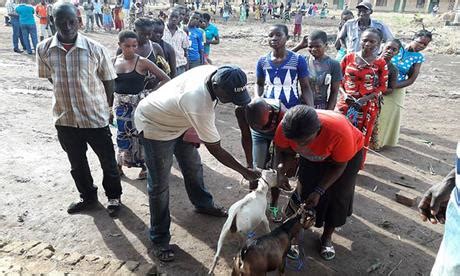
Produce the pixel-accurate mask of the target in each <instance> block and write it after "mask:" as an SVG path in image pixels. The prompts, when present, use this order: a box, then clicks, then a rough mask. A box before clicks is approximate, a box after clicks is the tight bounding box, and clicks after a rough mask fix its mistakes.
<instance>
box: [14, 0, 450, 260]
mask: <svg viewBox="0 0 460 276" xmlns="http://www.w3.org/2000/svg"><path fill="white" fill-rule="evenodd" d="M21 1H22V3H21V4H19V5H16V4H15V3H14V0H9V2H8V4H9V6H8V14H9V15H10V16H11V18H12V19H14V18H16V19H17V21H15V22H16V23H14V24H17V25H15V26H16V27H14V26H13V46H14V51H16V52H21V50H20V49H19V45H18V43H19V42H18V40H19V38H21V37H22V42H23V43H24V44H23V46H24V47H25V49H26V50H27V52H28V53H30V54H33V52H34V51H36V55H37V62H38V74H39V77H41V78H47V79H49V81H50V82H51V83H52V84H53V87H54V101H53V117H54V122H55V126H56V129H57V133H58V139H59V142H60V144H61V146H62V148H63V150H64V151H65V152H66V153H67V156H68V159H69V162H70V165H71V175H72V177H73V179H74V181H75V184H76V187H77V189H78V191H79V193H80V200H79V201H77V202H74V203H72V204H71V205H70V206H69V207H68V209H67V211H68V213H70V214H72V213H77V212H81V211H85V210H88V209H91V208H94V207H95V206H96V205H97V202H98V199H97V187H96V186H95V185H94V183H93V179H92V176H91V173H90V168H89V165H88V161H87V159H86V151H87V145H88V144H89V145H90V146H91V148H92V149H93V150H94V151H95V153H96V154H97V156H98V158H99V160H100V163H101V167H102V170H103V183H102V184H103V187H104V190H105V193H106V196H107V198H108V204H107V210H108V211H109V213H110V214H111V215H112V216H116V215H117V213H118V211H119V209H120V208H121V206H122V204H121V194H122V187H121V177H123V175H124V173H123V167H137V168H140V172H139V176H138V178H139V179H147V190H148V196H149V206H150V240H151V241H152V243H153V248H154V253H155V255H156V256H157V257H158V259H159V260H161V261H173V260H174V251H173V249H172V248H171V246H170V238H171V235H170V224H171V218H170V211H169V180H168V179H169V175H170V170H171V166H172V161H173V156H174V157H175V158H176V160H177V161H178V164H179V167H180V170H181V172H182V174H183V178H184V183H185V187H186V192H187V194H188V197H189V198H190V201H191V202H192V204H193V205H194V206H195V210H196V211H197V212H199V213H203V214H207V215H211V216H217V217H225V216H227V212H226V210H225V208H223V207H220V206H218V205H217V204H216V203H215V202H214V200H213V197H212V195H211V194H210V193H209V191H208V190H207V189H206V186H205V184H204V179H203V168H202V165H201V159H200V155H199V152H198V151H197V147H199V146H200V144H202V145H204V146H205V147H206V148H207V149H208V151H209V152H210V153H211V154H212V155H213V156H214V157H215V158H216V159H217V160H218V161H219V162H221V163H222V164H223V165H225V166H226V167H228V168H230V169H233V170H235V171H236V172H238V173H240V174H241V175H242V176H243V177H244V178H245V179H247V180H248V181H249V182H250V189H255V188H257V180H258V179H259V178H260V176H261V173H260V169H267V168H274V169H277V171H278V187H275V188H272V189H271V202H270V204H269V211H270V214H271V218H272V220H273V221H274V222H281V221H283V219H284V218H286V217H289V216H290V215H292V214H294V213H295V212H296V210H297V209H298V208H299V206H300V204H301V203H305V204H306V207H307V208H311V209H315V210H316V223H315V225H316V227H324V230H323V234H322V236H321V239H320V250H319V254H320V256H321V257H322V258H324V259H325V260H332V259H334V258H335V249H334V245H333V243H332V236H333V233H334V232H335V229H336V227H340V226H342V225H344V224H345V223H346V219H347V217H348V216H350V215H351V213H352V209H353V197H354V189H355V182H356V177H357V174H358V172H359V170H360V169H363V168H364V164H365V160H366V153H367V151H368V150H369V149H373V150H381V149H383V148H384V147H388V146H395V145H397V143H398V138H399V129H400V126H399V124H400V121H401V111H400V109H401V108H402V107H403V104H404V95H405V89H406V88H407V87H408V86H410V85H412V84H413V83H414V82H415V80H416V79H417V76H418V74H419V72H420V70H421V65H422V63H423V62H424V61H425V58H424V55H423V54H422V53H421V52H422V51H423V50H424V49H425V48H426V47H427V46H428V44H429V43H430V42H431V40H432V33H431V32H429V31H427V30H426V29H422V30H420V31H418V32H416V34H415V35H414V37H413V39H412V41H410V42H409V43H407V44H406V45H403V44H402V43H401V42H400V41H399V40H398V39H396V38H394V36H393V34H392V33H391V31H390V29H389V28H388V27H387V26H386V24H384V23H383V22H380V21H378V20H374V19H372V18H371V15H372V13H373V7H372V5H371V4H370V3H369V2H361V3H360V4H358V5H357V7H356V9H357V18H356V19H355V18H354V16H353V13H352V12H351V11H349V10H346V11H344V12H343V13H342V15H341V23H340V26H339V31H338V35H337V38H338V39H337V42H336V43H335V47H336V49H337V50H338V54H337V56H336V57H331V56H329V55H328V54H327V47H328V36H327V34H326V33H325V32H324V31H321V30H314V31H311V32H310V33H309V35H308V36H303V37H302V36H301V33H302V31H301V25H302V23H301V18H302V16H303V14H302V11H306V12H307V13H310V10H312V13H314V9H313V7H314V6H315V5H314V4H312V5H309V6H306V5H305V4H303V5H302V6H300V8H299V11H298V12H297V14H300V15H299V18H300V20H299V19H298V18H297V17H296V19H295V24H296V25H300V26H298V27H297V28H296V29H295V32H294V38H295V37H297V39H298V41H299V42H298V44H297V45H296V46H295V47H294V48H292V49H287V46H286V42H287V40H288V39H289V37H290V34H289V30H288V27H287V26H286V25H284V24H274V25H272V26H270V29H269V32H268V41H269V47H270V50H269V51H268V52H267V53H266V54H265V55H263V56H261V57H260V58H259V60H258V61H257V62H255V67H256V72H255V74H256V83H255V93H254V97H252V98H253V99H251V97H250V95H249V93H248V91H247V89H246V85H247V77H246V74H245V73H244V72H243V71H242V70H241V69H240V68H239V67H238V66H235V65H224V66H220V67H216V66H213V65H212V63H213V62H212V61H211V59H210V48H211V45H215V44H218V43H219V42H220V40H219V32H218V29H217V27H216V26H215V25H214V24H212V23H211V15H210V14H208V13H201V12H198V11H196V10H195V11H191V10H189V9H187V8H186V7H185V6H180V5H178V6H175V7H173V8H171V9H170V10H169V11H168V12H167V13H163V14H162V15H160V16H159V17H148V16H146V15H145V14H144V9H143V6H142V5H137V3H138V2H135V3H131V4H129V5H128V6H127V5H125V4H126V1H128V2H129V0H125V1H123V2H119V3H118V4H117V5H116V6H115V8H114V9H111V8H110V6H109V5H108V4H107V2H106V1H104V3H103V4H102V3H98V1H97V0H88V1H87V2H85V3H84V4H83V9H84V11H85V15H86V18H85V24H86V28H85V31H88V32H91V31H92V30H94V21H96V25H98V27H99V28H101V27H103V28H104V29H106V30H109V29H110V28H111V26H109V25H111V24H112V23H110V24H106V23H107V22H108V21H110V20H112V19H113V20H114V21H115V26H117V21H118V27H119V28H117V29H119V30H120V32H119V33H118V50H117V54H116V56H114V57H110V56H109V54H108V52H107V49H105V48H104V47H103V46H102V45H101V44H99V43H97V42H95V41H94V40H92V39H90V38H88V37H86V36H84V35H83V34H81V33H79V30H80V29H81V27H82V23H81V22H82V20H81V13H79V9H78V7H77V5H76V4H71V3H61V2H58V3H56V4H54V6H53V7H52V11H51V9H50V5H49V4H47V3H46V2H45V0H42V2H41V4H40V5H37V6H36V7H35V8H33V7H32V6H30V5H27V4H26V3H25V1H26V0H21ZM139 3H140V2H139ZM101 4H102V5H101ZM195 5H196V6H197V7H199V5H200V4H199V2H198V4H195ZM226 5H227V4H226ZM226 5H224V7H223V14H225V9H226V8H225V7H226ZM304 5H305V7H303V6H304ZM133 7H134V8H133ZM31 8H32V9H31ZM117 8H119V10H116V9H117ZM246 8H247V6H246V4H245V3H244V2H243V3H242V5H241V6H240V16H241V17H240V20H243V19H244V18H243V17H247V14H248V13H247V11H246ZM290 9H291V8H290V6H286V7H285V6H284V5H283V6H282V7H281V6H279V7H276V8H275V7H273V6H272V7H271V11H270V13H272V14H273V13H274V12H276V10H278V11H279V10H283V11H286V10H288V11H289V10H290ZM228 10H229V12H231V8H228ZM131 11H133V12H132V13H133V14H134V17H133V18H131V19H133V20H128V21H125V19H126V18H123V17H119V14H120V13H121V14H128V13H127V12H130V13H131ZM256 11H257V10H256ZM263 13H264V12H263V11H262V12H259V14H260V15H261V16H262V17H263ZM267 13H268V12H267ZM98 14H100V15H101V16H99V15H98ZM256 14H257V13H256ZM297 14H296V16H297ZM34 16H37V17H38V18H39V22H40V30H42V29H43V32H41V36H40V40H43V39H44V38H45V36H50V35H51V34H54V33H56V35H52V36H50V37H49V38H48V39H44V41H42V42H41V43H39V44H38V45H37V38H36V31H35V40H34V36H33V33H34V32H33V30H34V28H35V30H36V27H35V19H34ZM117 16H118V17H117ZM79 17H80V18H79ZM224 18H225V17H224ZM42 19H43V20H42ZM32 21H33V24H32ZM14 24H13V25H14ZM29 25H30V26H29ZM32 25H33V26H32ZM51 25H52V26H53V27H52V28H51V27H50V26H51ZM101 25H102V26H101ZM17 26H19V27H17ZM126 26H128V27H126ZM19 32H21V33H19ZM19 34H22V35H19ZM29 36H31V37H32V45H30V43H29V42H28V41H29ZM26 40H27V41H26ZM303 49H306V50H307V52H308V53H305V54H303V53H300V52H301V51H302V50H303ZM66 64H67V65H68V64H77V65H78V66H66ZM219 102H220V103H223V104H225V103H232V104H234V105H235V106H236V108H235V116H236V118H237V121H238V125H239V128H240V130H241V143H242V148H243V150H244V153H245V158H246V164H242V163H240V162H239V161H237V160H236V159H235V158H234V157H233V156H232V155H231V154H230V153H229V152H228V151H226V150H225V149H224V148H223V147H222V146H221V140H222V139H221V136H220V135H219V132H218V130H217V128H216V125H215V118H216V115H217V114H216V112H215V106H216V105H217V103H219ZM382 103H383V104H382ZM109 124H114V125H115V126H116V128H117V138H116V143H117V151H118V152H117V153H116V152H115V151H114V148H113V146H112V140H111V132H110V128H109ZM271 145H273V147H271ZM292 176H297V177H298V179H299V184H298V185H297V188H296V190H295V191H292V188H291V186H290V184H289V181H288V177H292ZM449 179H451V178H449ZM457 180H458V179H457ZM448 181H452V180H446V182H448ZM449 183H450V182H449ZM446 185H447V184H446ZM451 186H452V185H451V184H449V188H452V187H451ZM443 187H444V186H443ZM280 189H283V190H287V191H291V192H293V193H292V196H291V198H290V200H289V203H288V204H287V206H285V207H283V208H281V207H280V206H278V198H279V195H280ZM451 190H452V189H450V191H451ZM457 193H458V192H457ZM437 196H438V194H436V193H434V191H433V190H431V191H429V193H427V196H426V198H425V199H424V200H427V198H436V197H437ZM422 203H423V204H425V205H426V204H427V202H426V201H423V202H422ZM425 205H423V206H422V205H421V206H422V207H423V208H421V210H422V209H423V210H424V212H423V214H424V216H425V218H428V219H430V221H432V219H433V215H430V214H431V213H430V212H428V213H427V212H426V210H427V209H429V207H427V206H425ZM431 207H433V206H431ZM451 209H452V210H451V213H454V212H457V213H458V210H457V209H455V210H454V207H451ZM437 212H438V210H436V211H435V213H437ZM435 213H433V214H435ZM454 215H456V214H452V216H454ZM457 216H458V215H457ZM432 222H433V221H432ZM457 231H458V230H457ZM446 250H451V249H446ZM298 254H299V249H298V247H296V246H293V247H292V248H291V250H290V251H289V255H290V257H292V258H296V256H298ZM436 263H437V265H438V268H437V269H443V268H439V266H440V264H439V263H438V261H437V262H436ZM457 265H458V264H457Z"/></svg>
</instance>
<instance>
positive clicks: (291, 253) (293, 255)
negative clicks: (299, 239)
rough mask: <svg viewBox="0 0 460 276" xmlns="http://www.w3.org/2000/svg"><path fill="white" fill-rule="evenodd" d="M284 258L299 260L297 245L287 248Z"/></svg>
mask: <svg viewBox="0 0 460 276" xmlns="http://www.w3.org/2000/svg"><path fill="white" fill-rule="evenodd" d="M286 257H288V258H289V259H291V260H294V261H295V260H298V259H299V258H300V250H299V246H298V245H296V244H295V245H291V248H289V250H288V252H287V255H286Z"/></svg>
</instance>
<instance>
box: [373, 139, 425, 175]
mask: <svg viewBox="0 0 460 276" xmlns="http://www.w3.org/2000/svg"><path fill="white" fill-rule="evenodd" d="M364 148H365V149H367V150H368V151H370V152H372V153H373V154H375V155H377V156H379V157H381V158H383V159H385V160H388V161H390V162H391V163H393V164H395V165H397V166H399V167H401V168H403V169H405V170H407V171H410V172H412V173H415V174H418V175H419V176H421V178H423V179H425V180H428V181H429V182H433V179H430V178H428V177H426V176H424V175H423V174H422V173H420V172H419V171H416V170H414V169H412V168H411V167H408V166H406V165H403V164H401V163H399V162H398V161H395V160H393V159H391V158H388V157H386V156H385V155H383V154H381V153H378V152H376V151H375V150H372V149H370V148H369V147H364Z"/></svg>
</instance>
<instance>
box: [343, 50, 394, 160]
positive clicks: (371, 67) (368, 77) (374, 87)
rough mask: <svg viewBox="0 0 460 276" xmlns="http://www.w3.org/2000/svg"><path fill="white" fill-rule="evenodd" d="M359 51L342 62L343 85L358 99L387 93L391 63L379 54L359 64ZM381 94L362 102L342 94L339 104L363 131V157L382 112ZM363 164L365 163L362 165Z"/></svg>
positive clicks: (348, 92) (349, 93) (347, 56)
mask: <svg viewBox="0 0 460 276" xmlns="http://www.w3.org/2000/svg"><path fill="white" fill-rule="evenodd" d="M356 59H359V57H358V56H357V55H356V53H350V54H348V55H346V56H345V57H344V59H343V60H342V63H341V67H342V72H343V80H342V87H343V89H344V91H345V93H346V94H347V95H349V96H351V97H353V98H354V99H356V100H358V99H360V98H361V97H363V96H366V95H369V94H372V93H374V94H376V95H377V96H378V95H380V94H381V93H382V94H384V93H385V92H386V90H387V84H388V67H387V64H386V62H385V60H384V59H382V58H377V59H375V60H374V61H373V62H372V63H371V64H358V63H357V62H356ZM378 101H379V100H378V97H376V98H375V99H372V100H369V101H368V102H367V103H366V104H364V105H362V106H360V107H359V106H358V105H353V104H352V105H349V104H347V103H346V102H345V96H344V95H343V93H341V94H340V98H339V101H338V102H337V108H338V110H339V111H340V112H342V114H344V115H345V116H347V117H348V119H349V120H350V121H351V122H352V123H353V125H354V126H355V127H357V128H358V129H359V130H361V132H362V133H363V135H364V147H365V148H364V158H363V164H364V160H365V159H366V152H367V147H368V146H369V142H370V139H371V136H372V130H373V128H374V125H375V122H376V120H377V116H378V113H379V103H378ZM361 167H362V166H361Z"/></svg>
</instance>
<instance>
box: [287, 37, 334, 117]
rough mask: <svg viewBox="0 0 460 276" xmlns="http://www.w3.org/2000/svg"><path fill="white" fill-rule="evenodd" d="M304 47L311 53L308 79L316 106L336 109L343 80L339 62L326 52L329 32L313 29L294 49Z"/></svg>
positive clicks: (295, 50)
mask: <svg viewBox="0 0 460 276" xmlns="http://www.w3.org/2000/svg"><path fill="white" fill-rule="evenodd" d="M303 48H307V49H308V52H309V53H310V56H309V57H307V64H308V69H309V71H310V76H309V78H308V79H309V81H310V87H311V89H312V91H313V97H314V104H315V108H316V109H327V110H334V108H335V104H336V103H337V96H338V93H339V87H340V82H341V81H342V70H341V68H340V64H339V62H338V61H336V60H334V59H332V58H330V57H329V56H328V55H327V54H326V50H327V34H326V33H325V32H323V31H313V32H312V33H311V34H310V35H309V36H308V38H307V37H304V38H303V40H302V41H301V42H300V43H299V44H298V45H297V46H295V47H294V48H293V49H292V51H293V52H297V51H299V50H300V49H303Z"/></svg>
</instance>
